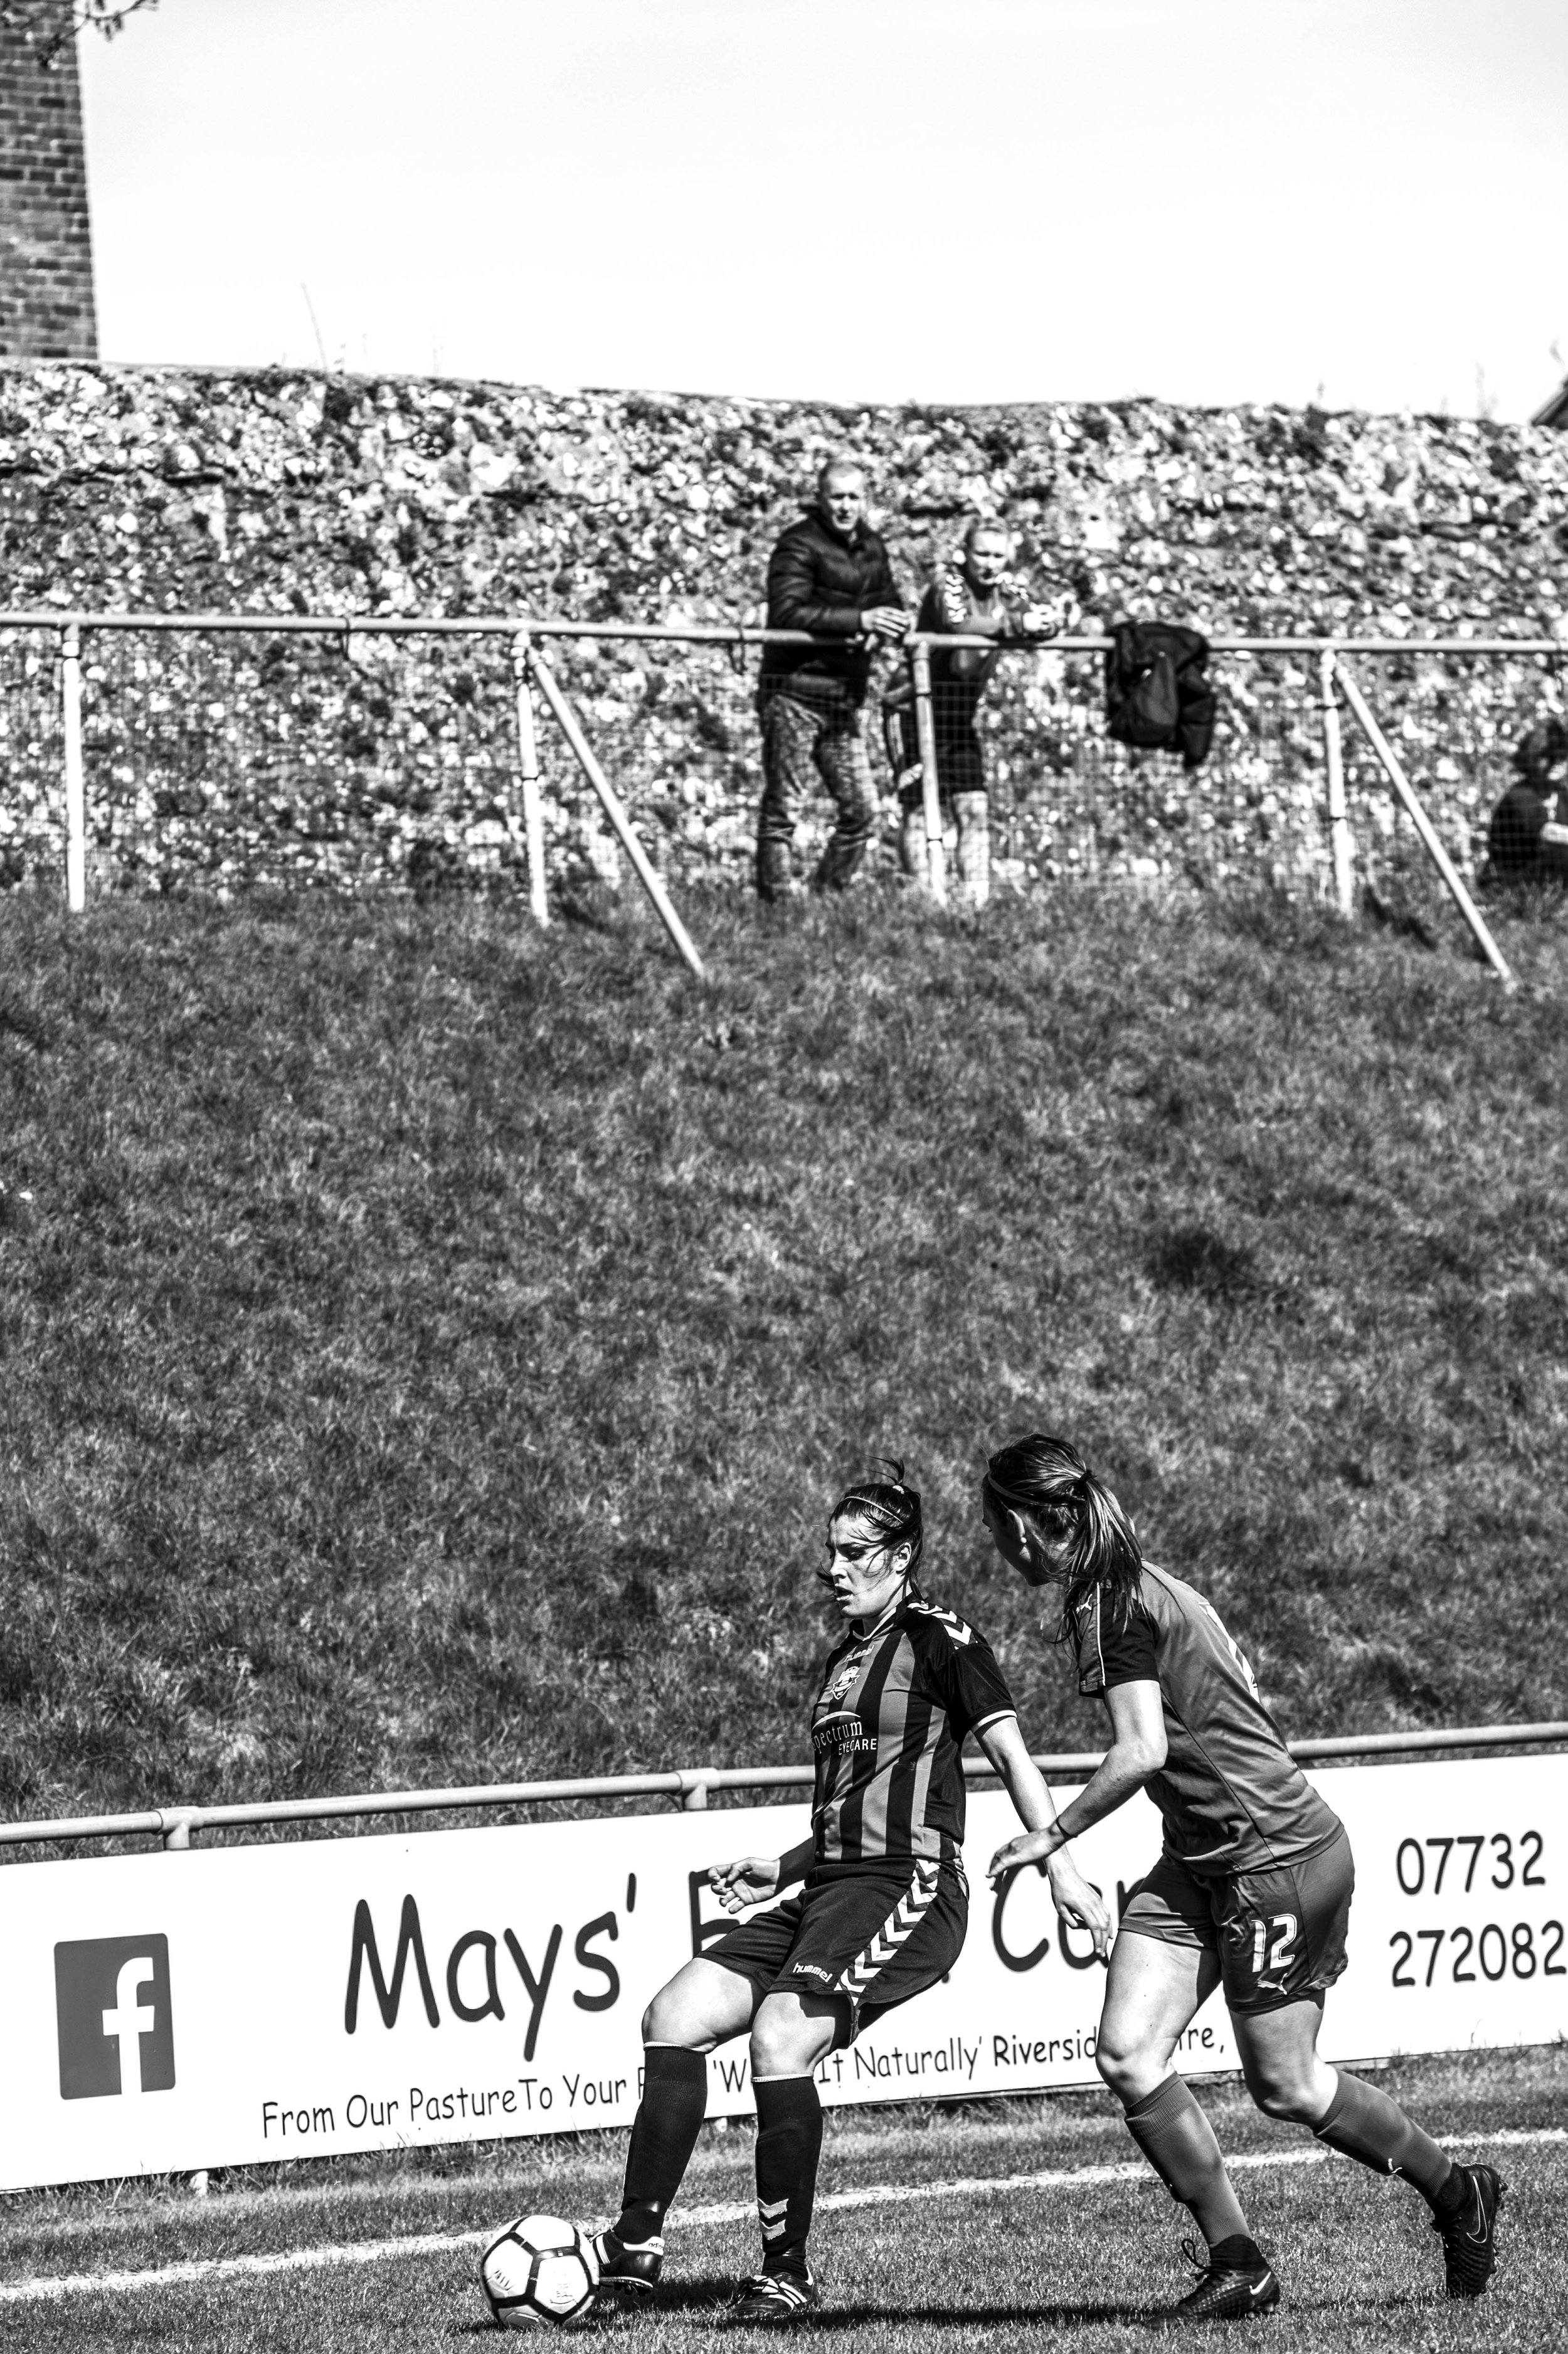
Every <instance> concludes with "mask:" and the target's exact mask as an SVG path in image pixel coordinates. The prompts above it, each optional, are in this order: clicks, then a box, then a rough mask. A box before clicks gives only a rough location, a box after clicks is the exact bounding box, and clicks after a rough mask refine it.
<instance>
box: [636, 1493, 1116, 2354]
mask: <svg viewBox="0 0 1568 2354" xmlns="http://www.w3.org/2000/svg"><path fill="white" fill-rule="evenodd" d="M888 1469H889V1471H890V1474H891V1476H890V1477H889V1478H887V1479H870V1480H866V1481H863V1482H862V1483H861V1484H859V1485H857V1486H855V1487H853V1488H850V1489H849V1490H846V1492H845V1493H844V1494H843V1495H842V1496H841V1497H840V1499H839V1500H838V1502H837V1503H836V1504H835V1505H834V1506H833V1509H832V1515H831V1516H830V1519H829V1523H828V1540H827V1558H826V1561H825V1563H824V1564H823V1566H822V1568H821V1570H820V1571H819V1572H818V1575H819V1576H820V1577H821V1579H822V1581H823V1583H824V1584H825V1585H827V1586H828V1587H829V1588H830V1590H831V1592H832V1600H833V1604H834V1606H835V1607H836V1609H837V1612H838V1615H839V1617H840V1619H841V1620H842V1623H843V1626H844V1628H845V1630H846V1631H845V1634H844V1637H843V1639H842V1642H840V1643H839V1644H838V1646H837V1648H836V1649H834V1650H832V1652H831V1653H830V1654H829V1657H828V1661H827V1664H826V1666H825V1667H824V1669H823V1670H822V1674H821V1682H820V1685H819V1688H818V1692H817V1699H816V1704H815V1706H814V1708H813V1709H812V1712H811V1744H812V1747H813V1749H814V1751H815V1753H816V1790H815V1796H814V1798H813V1802H812V1808H811V1830H810V1837H809V1838H808V1839H806V1840H802V1841H801V1842H800V1845H799V1846H798V1847H795V1848H792V1849H791V1850H789V1853H788V1854H785V1855H779V1856H759V1855H743V1856H740V1857H738V1858H737V1859H736V1861H734V1862H733V1863H726V1864H720V1865H719V1866H717V1868H716V1869H715V1870H714V1871H713V1872H710V1874H709V1878H710V1881H711V1882H712V1884H713V1886H714V1887H715V1889H716V1890H717V1892H718V1895H719V1899H720V1901H721V1903H723V1904H724V1906H725V1909H726V1911H727V1912H730V1913H736V1914H738V1913H741V1912H743V1911H745V1910H747V1907H749V1906H751V1905H754V1904H757V1903H760V1902H761V1901H762V1900H764V1899H765V1898H767V1897H769V1896H776V1895H778V1894H779V1891H780V1890H782V1889H785V1888H790V1887H793V1886H795V1885H796V1884H797V1883H798V1884H799V1890H800V1893H798V1894H796V1895H793V1896H789V1897H787V1898H786V1899H785V1901H784V1902H783V1903H781V1904H774V1905H770V1906H769V1907H768V1910H767V1911H766V1912H763V1913H758V1914H753V1915H752V1917H751V1918H750V1919H749V1920H747V1921H743V1922H740V1923H738V1924H737V1925H736V1926H735V1927H734V1928H731V1929H728V1930H726V1932H725V1934H724V1935H723V1936H722V1937H721V1938H720V1939H719V1941H718V1943H717V1944H716V1945H714V1946H709V1947H708V1948H707V1950H706V1952H705V1953H703V1954H701V1955H699V1956H697V1957H696V1958H695V1959H694V1960H692V1961H689V1962H687V1963H686V1964H685V1966H684V1967H683V1968H682V1969H680V1970H679V1971H677V1973H676V1974H675V1976H674V1977H673V1978H672V1979H671V1980H670V1982H669V1984H668V1986H666V1987H664V1988H662V1991H661V1992H660V1993H658V1994H656V1995H655V1996H654V1998H653V2000H652V2003H651V2004H650V2005H649V2008H648V2010H647V2013H646V2015H645V2017H644V2019H643V2021H642V2034H643V2041H644V2043H645V2045H646V2053H645V2071H644V2076H643V2092H642V2099H641V2104H640V2105H639V2107H638V2111H637V2115H636V2118H635V2119H634V2121H633V2124H632V2127H631V2144H630V2150H629V2151H628V2154H627V2161H626V2187H625V2190H624V2191H623V2193H622V2197H621V2211H620V2217H619V2219H618V2220H617V2221H616V2222H615V2223H614V2224H613V2225H612V2226H611V2227H610V2229H609V2230H608V2231H606V2232H600V2233H599V2237H598V2240H597V2242H596V2249H597V2253H598V2255H599V2270H600V2279H601V2281H602V2282H603V2283H604V2284H605V2285H607V2286H608V2287H609V2288H611V2289H616V2290H622V2289H625V2290H633V2291H636V2290H648V2289H652V2287H653V2286H654V2285H655V2284H656V2282H657V2281H658V2278H659V2274H660V2271H661V2268H662V2262H663V2253H664V2243H663V2239H662V2224H663V2220H664V2216H665V2213H666V2211H668V2209H669V2206H670V2203H671V2201H672V2200H673V2198H674V2196H675V2193H676V2191H677V2190H679V2188H680V2184H681V2178H682V2176H683V2174H684V2172H685V2170H686V2166H687V2162H688V2160H689V2159H690V2158H691V2155H692V2151H693V2149H694V2147H695V2144H696V2138H697V2133H698V2130H699V2128H700V2126H701V2125H702V2122H703V2115H704V2112H705V2107H706V2105H707V2061H706V2056H705V2055H706V2054H707V2053H708V2052H712V2051H713V2050H714V2049H715V2046H716V2045H718V2044H720V2043H725V2042H727V2041H728V2040H729V2039H730V2037H731V2036H735V2035H743V2034H746V2033H747V2031H749V2032H750V2037H751V2074H752V2083H753V2086H754V2088H755V2091H756V2095H757V2211H758V2219H759V2221H760V2223H761V2226H762V2267H761V2270H760V2271H759V2272H758V2274H756V2275H755V2277H753V2278H752V2279H750V2280H747V2281H746V2282H745V2283H743V2285H741V2287H740V2288H739V2290H738V2291H737V2292H736V2299H735V2308H734V2309H735V2313H736V2318H738V2319H742V2320H747V2321H789V2320H791V2319H793V2318H795V2317H797V2316H798V2315H800V2314H803V2313H805V2312H806V2311H808V2310H809V2309H810V2307H811V2306H814V2305H815V2304H816V2303H817V2302H818V2290H817V2286H816V2284H815V2282H814V2281H813V2280H812V2277H811V2273H810V2266H809V2264H808V2263H807V2260H806V2235H807V2232H808V2231H809V2230H810V2221H811V2205H812V2199H813V2196H814V2192H815V2188H816V2179H817V2162H818V2158H819V2157H820V2154H821V2144H822V2111H821V2102H820V2100H819V2098H818V2094H817V2085H816V2080H815V2075H814V2071H815V2070H816V2068H817V2067H818V2065H819V2063H820V2062H821V2061H822V2060H823V2059H825V2057H826V2056H827V2054H828V2053H829V2052H832V2050H833V2049H834V2048H835V2047H838V2046H842V2045H844V2044H847V2043H849V2042H851V2041H853V2038H854V2037H855V2036H856V2035H857V2034H858V2033H859V2031H860V2030H861V2029H862V2028H863V2027H864V2026H866V2025H867V2024H868V2023H869V2022H870V2021H871V2020H875V2019H879V2018H880V2017H882V2015H883V2014H884V2013H885V2012H886V2011H888V2010H891V2009H893V2008H894V2007H895V2005H896V2004H898V2003H901V2002H907V2001H908V2000H909V1999H910V1998H911V1997H912V1996H914V1995H917V1994H919V1993H921V1992H923V1990H924V1989H925V1988H927V1987H929V1986H934V1985H935V1984H936V1983H937V1981H938V1978H942V1977H944V1976H945V1975H946V1973H947V1972H948V1970H950V1969H951V1968H952V1967H953V1964H954V1963H955V1962H956V1961H957V1959H958V1957H959V1950H960V1948H961V1947H962V1945H963V1942H964V1929H965V1924H966V1916H967V1911H968V1901H969V1892H968V1888H967V1885H966V1882H965V1879H964V1872H963V1865H962V1861H961V1859H960V1852H959V1850H960V1847H961V1842H962V1840H963V1834H964V1776H963V1765H962V1760H961V1756H960V1752H961V1750H962V1748H963V1744H964V1741H965V1738H966V1736H967V1735H968V1734H971V1733H972V1734H974V1735H975V1737H976V1738H977V1740H978V1741H979V1743H980V1747H981V1748H982V1749H983V1750H984V1752H985V1754H986V1756H987V1757H988V1758H989V1759H990V1761H991V1765H994V1766H995V1768H996V1770H997V1773H998V1774H999V1775H1000V1776H1001V1779H1002V1781H1003V1783H1004V1784H1005V1785H1006V1787H1007V1790H1008V1794H1009V1796H1010V1797H1011V1798H1012V1803H1013V1805H1014V1807H1015V1808H1017V1810H1018V1814H1019V1818H1020V1819H1021V1820H1022V1822H1023V1824H1024V1825H1025V1826H1026V1828H1027V1829H1029V1830H1031V1831H1044V1830H1045V1829H1046V1828H1047V1827H1048V1826H1049V1825H1050V1823H1051V1821H1052V1819H1053V1818H1054V1811H1055V1810H1054V1807H1053V1805H1052V1802H1051V1799H1050V1797H1049V1795H1048V1793H1047V1791H1046V1788H1045V1785H1044V1782H1043V1781H1042V1780H1041V1778H1040V1775H1039V1773H1038V1771H1037V1770H1036V1768H1035V1766H1034V1765H1033V1762H1032V1761H1031V1759H1030V1755H1029V1752H1028V1750H1027V1749H1026V1748H1025V1747H1024V1744H1023V1736H1022V1733H1021V1732H1020V1730H1019V1725H1018V1717H1017V1713H1016V1712H1015V1710H1014V1708H1013V1704H1012V1697H1011V1695H1010V1693H1009V1691H1008V1689H1007V1686H1006V1684H1005V1683H1004V1682H1003V1681H1002V1676H1001V1669H1000V1668H999V1667H998V1665H997V1662H996V1659H995V1658H994V1656H993V1655H992V1652H991V1646H990V1645H989V1644H988V1643H987V1642H986V1640H985V1638H984V1637H983V1636H981V1635H980V1634H978V1633H977V1632H976V1631H975V1629H974V1628H972V1627H968V1626H966V1625H965V1624H964V1622H963V1620H962V1619H961V1618H958V1617H954V1616H953V1614H952V1612H951V1611H948V1610H942V1609H938V1607H937V1606H936V1605H935V1604H934V1603H931V1602H927V1600H926V1599H925V1598H924V1597H923V1596H922V1595H921V1593H920V1590H919V1588H918V1586H917V1585H916V1582H915V1579H916V1571H917V1570H918V1568H919V1565H920V1555H921V1550H922V1543H923V1537H922V1530H921V1519H920V1498H919V1496H918V1494H917V1493H916V1490H914V1489H913V1488H910V1487H907V1486H906V1485H905V1482H904V1476H903V1466H902V1465H901V1464H892V1465H890V1466H889V1467H888ZM1047 1869H1048V1871H1049V1872H1050V1875H1051V1888H1052V1895H1053V1898H1054V1903H1055V1905H1056V1909H1057V1911H1058V1912H1059V1913H1061V1914H1063V1915H1064V1916H1065V1918H1066V1919H1068V1920H1070V1921H1073V1922H1075V1923H1076V1924H1077V1925H1080V1926H1082V1927H1085V1928H1086V1929H1088V1930H1089V1931H1090V1932H1091V1933H1092V1935H1093V1936H1094V1938H1095V1942H1096V1945H1097V1949H1098V1950H1099V1951H1100V1952H1101V1953H1102V1954H1103V1953H1104V1951H1105V1950H1106V1949H1107V1946H1108V1944H1109V1928H1110V1921H1109V1915H1108V1914H1107V1911H1106V1909H1105V1906H1104V1905H1103V1904H1102V1903H1101V1902H1100V1900H1099V1897H1098V1895H1097V1893H1096V1892H1095V1890H1093V1889H1092V1888H1090V1887H1089V1885H1088V1883H1087V1882H1086V1881H1085V1880H1084V1879H1083V1877H1082V1875H1081V1874H1080V1873H1079V1872H1078V1869H1077V1867H1076V1865H1075V1863H1073V1862H1072V1861H1069V1860H1068V1858H1067V1856H1066V1854H1065V1850H1064V1848H1063V1846H1062V1843H1061V1842H1060V1841H1059V1840H1058V1841H1055V1842H1054V1843H1053V1854H1052V1859H1051V1862H1050V1864H1049V1865H1048V1867H1047Z"/></svg>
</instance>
